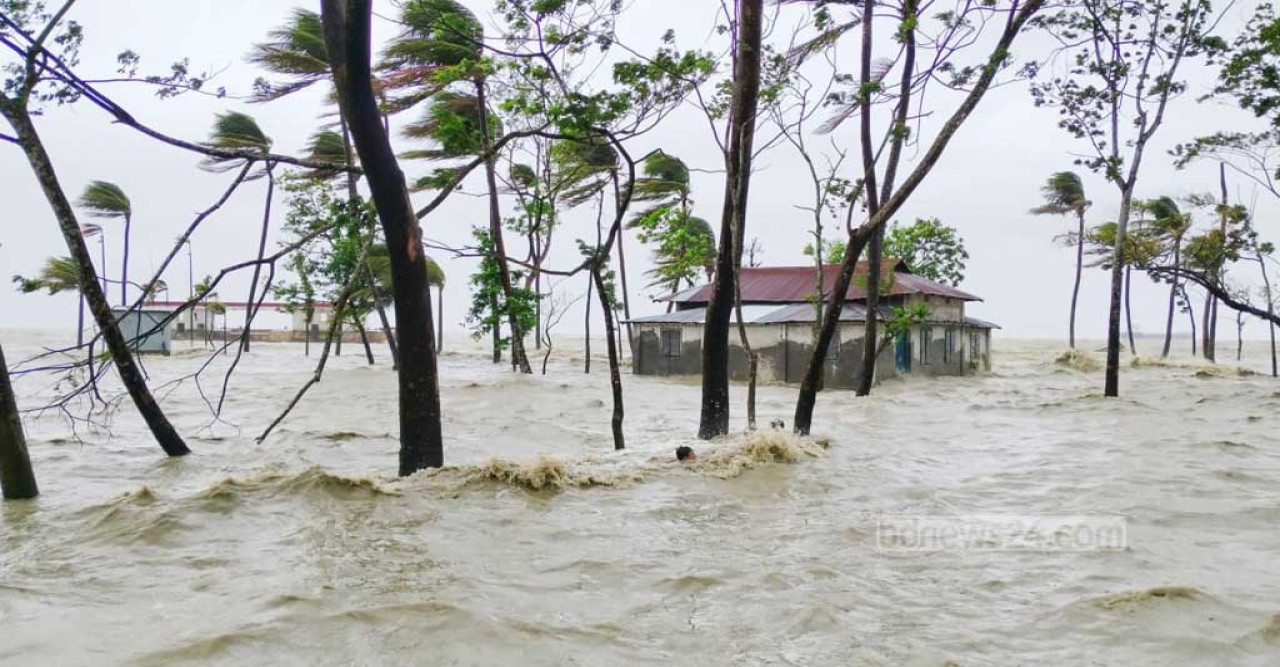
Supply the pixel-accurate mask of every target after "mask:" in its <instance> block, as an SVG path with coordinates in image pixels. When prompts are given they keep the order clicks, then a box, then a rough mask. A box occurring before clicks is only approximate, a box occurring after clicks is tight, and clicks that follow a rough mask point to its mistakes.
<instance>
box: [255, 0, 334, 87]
mask: <svg viewBox="0 0 1280 667" xmlns="http://www.w3.org/2000/svg"><path fill="white" fill-rule="evenodd" d="M267 38H268V41H266V42H261V43H258V44H255V45H254V46H253V49H252V50H251V51H250V52H249V57H248V60H249V62H251V63H254V64H256V65H260V66H262V67H263V68H265V69H267V70H268V71H270V72H273V73H276V74H281V75H285V76H290V77H293V79H292V80H291V81H289V82H287V83H284V84H274V83H267V84H266V85H265V86H262V87H260V88H259V89H258V90H257V91H256V93H255V95H254V96H253V98H252V100H253V101H254V102H267V101H270V100H275V99H279V98H281V97H284V96H285V95H289V94H291V93H294V92H297V91H299V90H302V89H303V88H306V87H308V86H310V85H312V84H314V83H316V82H317V81H321V80H324V79H325V78H327V77H328V76H329V50H328V47H327V46H326V45H325V41H324V24H323V22H322V20H321V18H320V15H319V14H317V13H316V12H313V11H310V10H306V9H295V10H294V12H293V14H292V15H290V17H289V22H288V23H286V24H285V25H283V26H281V27H279V28H276V29H275V30H272V31H271V32H269V33H267Z"/></svg>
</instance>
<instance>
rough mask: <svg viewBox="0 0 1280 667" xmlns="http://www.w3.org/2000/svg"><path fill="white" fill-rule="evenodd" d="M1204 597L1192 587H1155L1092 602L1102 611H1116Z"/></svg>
mask: <svg viewBox="0 0 1280 667" xmlns="http://www.w3.org/2000/svg"><path fill="white" fill-rule="evenodd" d="M1204 597H1205V594H1204V591H1201V590H1200V589H1198V588H1195V587H1193V586H1156V587H1154V588H1148V589H1146V590H1141V591H1127V592H1124V593H1113V594H1111V595H1105V596H1103V597H1100V598H1097V599H1095V600H1094V602H1095V603H1096V604H1097V605H1098V606H1099V607H1102V608H1103V609H1106V610H1108V611H1116V610H1132V609H1136V608H1139V607H1144V606H1149V605H1154V604H1160V603H1167V602H1172V601H1199V600H1201V599H1202V598H1204Z"/></svg>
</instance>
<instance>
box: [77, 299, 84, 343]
mask: <svg viewBox="0 0 1280 667" xmlns="http://www.w3.org/2000/svg"><path fill="white" fill-rule="evenodd" d="M76 291H77V292H78V293H79V295H80V311H79V314H78V315H76V347H80V346H82V345H84V292H80V291H79V290H76Z"/></svg>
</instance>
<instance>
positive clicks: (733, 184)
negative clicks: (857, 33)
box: [698, 0, 764, 440]
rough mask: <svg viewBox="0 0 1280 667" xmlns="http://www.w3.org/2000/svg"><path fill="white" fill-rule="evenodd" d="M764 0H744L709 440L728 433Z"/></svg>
mask: <svg viewBox="0 0 1280 667" xmlns="http://www.w3.org/2000/svg"><path fill="white" fill-rule="evenodd" d="M763 4H764V3H763V0H739V3H738V8H739V11H738V43H737V53H736V54H735V57H734V63H733V81H734V86H733V100H732V102H731V103H730V113H729V128H728V133H729V150H728V151H727V152H726V154H725V168H726V169H725V171H726V174H725V194H724V210H723V211H722V213H721V217H720V251H719V253H718V254H717V256H716V275H715V281H714V282H713V283H712V287H711V301H710V303H708V304H707V313H706V322H705V323H704V324H703V331H702V414H701V416H700V418H699V422H698V437H699V438H702V439H704V440H709V439H711V438H714V437H716V436H719V435H724V434H725V433H728V432H729V328H730V324H731V320H732V319H733V318H732V315H733V302H734V296H735V294H737V272H736V271H735V269H734V267H736V266H738V265H739V263H740V262H741V258H742V239H743V238H745V227H746V219H747V216H746V208H747V193H748V186H749V185H750V183H751V157H752V151H753V147H754V144H755V127H756V110H757V107H758V103H759V96H760V53H761V50H762V46H761V28H762V24H763V21H762V15H763Z"/></svg>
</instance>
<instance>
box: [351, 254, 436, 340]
mask: <svg viewBox="0 0 1280 667" xmlns="http://www.w3.org/2000/svg"><path fill="white" fill-rule="evenodd" d="M426 260H427V285H428V286H429V287H435V288H436V289H437V294H436V304H437V305H436V309H437V313H436V328H437V329H438V331H437V332H436V353H437V354H439V353H440V349H441V346H442V345H443V343H444V316H443V313H444V285H445V275H444V269H442V268H440V265H439V264H438V263H436V261H435V260H434V259H432V258H430V257H427V258H426ZM367 263H368V265H369V272H370V274H371V275H372V276H373V279H374V281H375V282H376V283H377V285H378V286H379V289H378V293H380V294H391V293H392V291H393V289H392V283H391V281H392V277H391V256H390V253H389V252H388V251H387V246H386V244H385V243H375V244H373V245H372V246H370V247H369V257H368V260H367Z"/></svg>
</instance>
